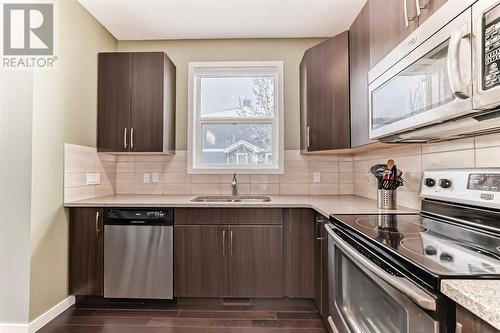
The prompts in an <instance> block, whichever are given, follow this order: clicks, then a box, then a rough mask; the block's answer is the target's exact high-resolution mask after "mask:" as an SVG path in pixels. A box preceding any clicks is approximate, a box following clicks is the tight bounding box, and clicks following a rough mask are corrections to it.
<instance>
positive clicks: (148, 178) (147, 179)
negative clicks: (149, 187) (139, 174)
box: [143, 173, 151, 184]
mask: <svg viewBox="0 0 500 333" xmlns="http://www.w3.org/2000/svg"><path fill="white" fill-rule="evenodd" d="M143 181H144V184H149V183H151V174H150V173H144V179H143Z"/></svg>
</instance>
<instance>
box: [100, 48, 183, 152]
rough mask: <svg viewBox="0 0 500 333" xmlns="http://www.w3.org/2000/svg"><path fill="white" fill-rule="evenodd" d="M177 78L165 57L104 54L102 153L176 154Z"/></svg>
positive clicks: (101, 72)
mask: <svg viewBox="0 0 500 333" xmlns="http://www.w3.org/2000/svg"><path fill="white" fill-rule="evenodd" d="M175 75H176V68H175V65H174V64H173V63H172V61H171V60H170V59H169V58H168V56H167V55H166V54H165V53H163V52H132V53H130V52H114V53H100V54H99V74H98V110H97V149H98V151H104V152H132V153H133V152H137V153H139V152H155V153H173V152H174V151H175Z"/></svg>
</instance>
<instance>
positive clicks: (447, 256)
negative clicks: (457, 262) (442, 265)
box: [439, 252, 453, 262]
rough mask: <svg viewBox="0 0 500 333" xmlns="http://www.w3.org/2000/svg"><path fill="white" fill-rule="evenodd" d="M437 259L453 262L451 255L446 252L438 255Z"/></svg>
mask: <svg viewBox="0 0 500 333" xmlns="http://www.w3.org/2000/svg"><path fill="white" fill-rule="evenodd" d="M439 260H440V261H441V262H453V256H452V255H451V254H449V253H447V252H443V253H441V254H440V255H439Z"/></svg>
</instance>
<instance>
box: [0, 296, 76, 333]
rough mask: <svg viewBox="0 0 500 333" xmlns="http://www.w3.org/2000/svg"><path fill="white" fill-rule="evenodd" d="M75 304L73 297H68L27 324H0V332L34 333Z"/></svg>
mask: <svg viewBox="0 0 500 333" xmlns="http://www.w3.org/2000/svg"><path fill="white" fill-rule="evenodd" d="M73 304H75V296H69V297H68V298H66V299H64V300H62V301H61V302H59V303H58V304H56V305H54V306H53V307H52V308H51V309H49V310H48V311H47V312H45V313H43V314H42V315H41V316H39V317H37V318H35V319H33V321H31V322H30V323H29V324H3V323H0V332H2V333H35V332H36V331H38V330H39V329H40V328H42V327H43V326H45V325H46V324H48V323H49V322H50V321H51V320H53V319H54V318H55V317H57V316H59V315H60V314H61V313H63V312H64V311H65V310H66V309H68V308H69V307H70V306H72V305H73Z"/></svg>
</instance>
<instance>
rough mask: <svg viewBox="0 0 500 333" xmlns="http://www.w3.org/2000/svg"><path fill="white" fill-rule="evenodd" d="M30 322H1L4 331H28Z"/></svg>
mask: <svg viewBox="0 0 500 333" xmlns="http://www.w3.org/2000/svg"><path fill="white" fill-rule="evenodd" d="M28 328H29V324H4V323H0V332H2V333H28Z"/></svg>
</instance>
